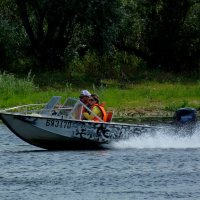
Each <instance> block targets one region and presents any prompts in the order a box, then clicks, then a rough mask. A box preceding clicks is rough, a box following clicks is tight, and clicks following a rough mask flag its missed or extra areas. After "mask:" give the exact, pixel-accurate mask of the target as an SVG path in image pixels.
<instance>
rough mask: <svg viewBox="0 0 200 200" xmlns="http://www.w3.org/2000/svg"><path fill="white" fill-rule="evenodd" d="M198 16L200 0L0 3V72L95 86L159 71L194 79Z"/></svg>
mask: <svg viewBox="0 0 200 200" xmlns="http://www.w3.org/2000/svg"><path fill="white" fill-rule="evenodd" d="M199 17H200V2H199V0H180V1H174V0H156V1H155V0H143V1H141V0H104V1H99V0H84V1H78V0H71V1H69V0H58V1H51V0H34V1H33V0H15V1H12V0H1V2H0V68H1V71H4V70H6V71H10V72H15V73H18V74H21V73H25V74H26V73H27V72H28V71H29V70H30V69H31V70H32V71H34V72H37V71H40V73H41V72H43V71H49V72H50V73H52V72H53V73H55V71H57V70H59V71H60V72H61V73H63V74H66V77H67V78H68V82H69V80H73V79H77V80H78V79H80V80H82V79H83V80H89V81H93V82H94V83H97V84H101V80H102V79H105V78H106V79H117V80H118V81H122V82H135V81H137V79H139V78H141V79H143V78H145V79H146V77H144V74H145V72H146V71H152V72H155V73H156V71H158V70H161V71H165V72H173V73H177V74H187V73H188V74H190V75H194V74H195V76H196V77H199V72H200V21H199ZM150 78H151V77H150ZM55 81H56V80H55Z"/></svg>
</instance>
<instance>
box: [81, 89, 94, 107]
mask: <svg viewBox="0 0 200 200" xmlns="http://www.w3.org/2000/svg"><path fill="white" fill-rule="evenodd" d="M90 95H91V94H90V92H89V91H87V90H82V91H81V93H80V96H79V99H80V101H81V102H83V103H84V104H87V103H88V99H89V97H90Z"/></svg>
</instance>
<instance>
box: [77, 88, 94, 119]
mask: <svg viewBox="0 0 200 200" xmlns="http://www.w3.org/2000/svg"><path fill="white" fill-rule="evenodd" d="M90 96H91V94H90V92H89V91H88V90H82V91H81V93H80V96H79V100H80V101H81V102H82V103H83V104H85V105H86V106H87V107H89V106H90V105H89V102H88V99H89V97H90ZM89 108H90V107H89ZM86 111H87V110H86V108H85V107H83V106H82V105H80V106H78V107H77V109H76V111H75V113H76V114H75V119H81V120H83V119H84V116H83V115H82V113H84V112H86Z"/></svg>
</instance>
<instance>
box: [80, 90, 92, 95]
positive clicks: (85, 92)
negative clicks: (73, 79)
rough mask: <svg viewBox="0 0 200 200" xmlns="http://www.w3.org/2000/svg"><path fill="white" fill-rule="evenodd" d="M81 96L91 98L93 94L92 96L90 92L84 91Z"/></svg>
mask: <svg viewBox="0 0 200 200" xmlns="http://www.w3.org/2000/svg"><path fill="white" fill-rule="evenodd" d="M80 95H81V96H88V97H90V95H91V94H90V92H89V91H88V90H82V91H81V94H80Z"/></svg>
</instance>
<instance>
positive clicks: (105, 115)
mask: <svg viewBox="0 0 200 200" xmlns="http://www.w3.org/2000/svg"><path fill="white" fill-rule="evenodd" d="M94 106H97V107H98V108H99V109H100V111H101V113H102V120H103V121H104V122H106V121H107V114H106V111H105V108H104V107H103V106H102V105H99V104H94V105H93V106H92V108H91V110H92V109H93V107H94ZM93 120H94V121H96V122H99V121H100V120H99V119H98V118H97V117H94V118H93Z"/></svg>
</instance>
